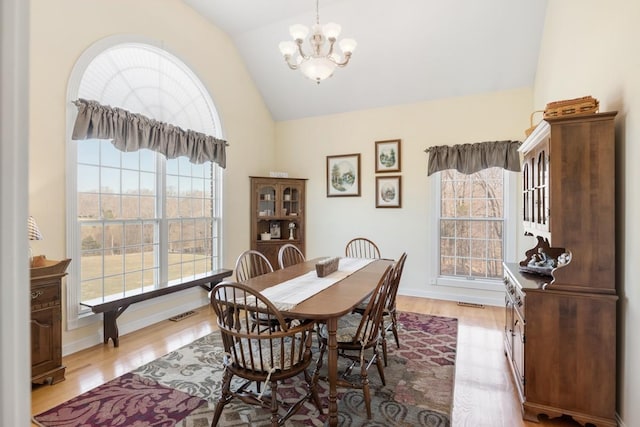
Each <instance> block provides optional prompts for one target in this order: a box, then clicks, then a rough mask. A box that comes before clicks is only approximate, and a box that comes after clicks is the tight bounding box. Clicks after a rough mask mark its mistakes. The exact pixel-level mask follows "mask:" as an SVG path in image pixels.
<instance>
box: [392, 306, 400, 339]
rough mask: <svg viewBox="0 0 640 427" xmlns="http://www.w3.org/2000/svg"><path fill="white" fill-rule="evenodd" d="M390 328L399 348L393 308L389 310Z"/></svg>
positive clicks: (396, 323)
mask: <svg viewBox="0 0 640 427" xmlns="http://www.w3.org/2000/svg"><path fill="white" fill-rule="evenodd" d="M391 330H392V331H393V337H394V338H395V339H396V345H397V346H398V348H400V339H399V338H398V318H397V317H396V312H395V310H394V311H392V312H391Z"/></svg>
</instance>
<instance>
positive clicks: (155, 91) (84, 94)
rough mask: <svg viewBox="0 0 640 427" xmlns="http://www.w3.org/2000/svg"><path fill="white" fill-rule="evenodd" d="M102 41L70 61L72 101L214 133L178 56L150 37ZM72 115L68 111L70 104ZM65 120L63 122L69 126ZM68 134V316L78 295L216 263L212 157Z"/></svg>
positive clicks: (103, 293)
mask: <svg viewBox="0 0 640 427" xmlns="http://www.w3.org/2000/svg"><path fill="white" fill-rule="evenodd" d="M117 41H118V40H117V39H109V40H105V41H103V42H100V43H98V44H96V45H95V46H93V47H92V48H91V49H89V50H88V51H87V52H85V54H84V55H83V56H82V57H81V58H80V59H79V60H78V63H77V64H76V67H75V68H74V71H73V73H72V76H71V79H70V86H69V93H68V97H69V104H70V108H73V109H75V107H74V106H73V105H72V101H74V100H77V99H80V98H82V99H87V100H93V101H97V102H98V103H100V104H102V105H108V106H111V107H118V108H120V109H123V110H127V111H129V112H131V113H138V114H142V115H144V116H146V117H148V118H151V119H154V120H156V121H159V122H164V123H168V124H171V125H174V126H178V127H180V128H182V129H185V130H193V131H196V132H201V133H204V134H206V135H211V136H214V137H216V138H221V137H222V132H221V127H220V120H219V117H218V115H217V112H216V110H215V107H214V105H213V101H212V100H211V97H210V96H209V94H208V93H207V91H206V89H205V88H204V86H203V84H202V83H201V82H200V80H199V79H198V78H197V77H196V75H195V74H194V73H193V71H191V70H190V69H189V67H188V66H186V65H185V64H184V63H183V62H182V61H181V60H179V59H178V58H176V57H175V56H174V55H172V54H170V53H169V52H167V51H166V50H164V49H162V48H160V47H157V46H154V45H153V44H151V43H141V42H125V43H117ZM69 116H70V117H75V111H73V110H71V111H70V112H69ZM71 126H72V124H71V123H69V127H71ZM68 133H69V139H68V156H67V159H68V160H67V163H68V169H67V170H68V174H69V175H68V176H69V179H68V185H67V187H68V193H67V194H68V197H67V207H68V211H67V212H68V215H67V216H68V219H67V251H68V253H69V256H70V257H71V258H73V262H72V265H71V267H70V269H69V273H70V274H69V277H68V280H67V287H68V292H67V296H68V310H67V313H68V316H67V319H68V324H69V326H70V327H71V328H73V327H75V326H77V325H79V323H78V320H79V319H80V318H81V317H82V314H84V313H85V312H87V313H88V312H89V311H88V309H86V308H85V307H84V306H83V305H82V303H83V302H89V301H91V300H93V302H95V300H96V299H108V298H117V297H122V296H125V295H129V294H131V293H135V292H138V291H140V290H142V289H149V288H153V287H162V286H166V285H167V284H170V283H176V282H182V281H188V280H193V279H195V278H197V277H198V276H200V275H204V274H206V273H208V272H210V271H212V270H215V269H218V268H220V264H221V259H220V251H221V247H222V242H221V239H220V230H221V221H220V212H221V200H220V192H221V173H220V168H219V166H217V165H216V164H214V163H212V162H206V163H203V164H193V163H190V162H189V159H187V158H186V157H178V158H176V159H167V158H166V157H165V156H163V155H161V154H158V153H156V152H154V151H151V150H148V149H141V150H139V151H132V152H124V151H120V150H118V149H117V148H116V147H115V146H114V144H112V143H111V141H110V140H102V139H85V140H80V141H72V140H71V138H70V133H71V132H70V130H69V132H68Z"/></svg>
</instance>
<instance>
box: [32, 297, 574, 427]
mask: <svg viewBox="0 0 640 427" xmlns="http://www.w3.org/2000/svg"><path fill="white" fill-rule="evenodd" d="M398 309H400V310H403V311H413V312H417V313H427V314H433V315H440V316H447V317H456V318H458V349H457V356H456V383H455V401H454V410H453V423H452V424H453V427H463V426H465V427H467V426H468V427H534V426H541V427H542V426H545V427H546V426H555V427H569V426H571V427H574V426H579V424H578V423H575V422H573V421H572V420H570V419H563V418H559V419H554V420H543V421H542V422H541V423H539V424H536V423H531V422H524V421H522V419H521V416H520V407H519V404H518V398H517V394H516V391H515V388H514V385H513V382H512V379H511V375H510V371H509V367H508V364H507V360H506V358H505V356H504V352H503V345H502V330H503V323H504V309H502V308H500V307H485V308H474V307H464V306H458V305H457V304H456V303H455V302H449V301H439V300H430V299H424V298H414V297H411V298H409V297H402V296H399V297H398ZM214 330H215V314H214V313H213V310H211V309H210V308H209V307H203V308H201V309H199V310H198V311H197V314H196V315H195V316H192V317H189V318H186V319H184V320H182V321H180V322H172V321H169V320H166V321H163V322H160V323H158V324H155V325H153V326H150V327H148V328H145V329H141V330H139V331H136V332H133V333H130V334H127V335H123V336H122V337H120V347H118V348H114V347H113V345H112V344H111V343H109V345H102V344H100V345H97V346H95V347H92V348H90V349H87V350H83V351H80V352H78V353H74V354H72V355H69V356H67V357H65V358H64V359H63V362H64V364H65V365H66V366H67V371H66V380H65V381H63V382H60V383H58V384H55V385H53V386H49V385H44V386H34V388H33V390H32V393H31V408H32V413H33V414H38V413H40V412H42V411H45V410H47V409H49V408H51V407H53V406H55V405H57V404H59V403H62V402H64V401H66V400H69V399H71V398H72V397H74V396H77V395H78V394H81V393H83V392H85V391H87V390H90V389H92V388H94V387H96V386H98V385H100V384H102V383H104V382H106V381H109V380H111V379H113V378H115V377H117V376H120V375H122V374H124V373H126V372H129V371H131V370H132V369H135V368H137V367H139V366H141V365H143V364H145V363H147V362H150V361H152V360H154V359H156V358H158V357H160V356H162V355H164V354H166V353H168V352H170V351H172V350H175V349H177V348H179V347H181V346H183V345H185V344H188V343H190V342H191V341H193V340H195V339H196V338H199V337H201V336H204V335H206V334H209V333H211V332H212V331H214Z"/></svg>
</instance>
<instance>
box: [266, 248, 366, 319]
mask: <svg viewBox="0 0 640 427" xmlns="http://www.w3.org/2000/svg"><path fill="white" fill-rule="evenodd" d="M373 261H375V260H373V259H362V258H340V261H339V263H338V270H337V271H334V272H333V273H331V274H329V275H328V276H325V277H318V275H317V274H316V271H315V270H312V271H310V272H308V273H306V274H303V275H302V276H298V277H294V278H293V279H290V280H287V281H286V282H282V283H279V284H277V285H275V286H271V287H270V288H267V289H265V290H263V291H262V292H261V294H262V295H264V296H265V297H266V298H268V299H269V300H270V301H271V302H272V303H273V305H275V306H276V307H277V308H278V310H291V309H292V308H294V307H295V306H296V305H298V304H300V303H301V302H302V301H304V300H306V299H308V298H310V297H312V296H313V295H315V294H317V293H318V292H320V291H322V290H324V289H326V288H328V287H329V286H331V285H333V284H335V283H337V282H339V281H340V280H342V279H344V278H345V277H347V276H349V275H351V274H352V273H353V272H355V271H357V270H360V269H361V268H363V267H365V266H366V265H368V264H370V263H371V262H373Z"/></svg>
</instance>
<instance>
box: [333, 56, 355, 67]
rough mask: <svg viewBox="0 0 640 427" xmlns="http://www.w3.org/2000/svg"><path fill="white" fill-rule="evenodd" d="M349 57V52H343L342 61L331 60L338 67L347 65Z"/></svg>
mask: <svg viewBox="0 0 640 427" xmlns="http://www.w3.org/2000/svg"><path fill="white" fill-rule="evenodd" d="M350 59H351V53H345V54H344V61H342V62H337V61H333V62H335V64H336V65H337V66H338V67H344V66H345V65H347V64H348V63H349V60H350Z"/></svg>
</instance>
